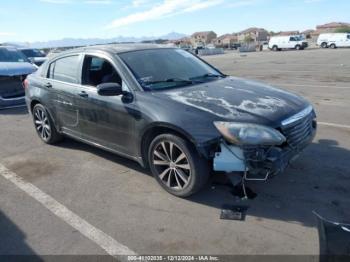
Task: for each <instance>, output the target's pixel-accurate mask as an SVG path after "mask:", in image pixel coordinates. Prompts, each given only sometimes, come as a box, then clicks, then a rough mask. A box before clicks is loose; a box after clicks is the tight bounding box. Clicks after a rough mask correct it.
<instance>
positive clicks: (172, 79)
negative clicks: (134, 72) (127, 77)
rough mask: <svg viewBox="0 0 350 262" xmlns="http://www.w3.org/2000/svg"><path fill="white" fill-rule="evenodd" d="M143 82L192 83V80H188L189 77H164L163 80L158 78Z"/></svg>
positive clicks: (150, 83)
mask: <svg viewBox="0 0 350 262" xmlns="http://www.w3.org/2000/svg"><path fill="white" fill-rule="evenodd" d="M144 83H145V84H147V85H153V84H160V83H185V84H193V81H192V80H189V79H182V78H168V79H165V80H158V81H145V82H144Z"/></svg>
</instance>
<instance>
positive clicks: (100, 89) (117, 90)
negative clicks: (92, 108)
mask: <svg viewBox="0 0 350 262" xmlns="http://www.w3.org/2000/svg"><path fill="white" fill-rule="evenodd" d="M97 93H98V94H99V95H100V96H120V95H122V94H123V90H122V86H121V85H120V84H118V83H104V84H100V85H98V86H97Z"/></svg>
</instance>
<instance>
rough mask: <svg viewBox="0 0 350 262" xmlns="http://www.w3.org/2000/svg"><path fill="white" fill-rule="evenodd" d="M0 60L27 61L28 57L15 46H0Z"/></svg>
mask: <svg viewBox="0 0 350 262" xmlns="http://www.w3.org/2000/svg"><path fill="white" fill-rule="evenodd" d="M0 62H28V59H27V58H26V57H25V56H24V55H23V54H22V53H21V52H19V51H18V50H17V49H16V48H11V47H5V48H4V47H3V48H0Z"/></svg>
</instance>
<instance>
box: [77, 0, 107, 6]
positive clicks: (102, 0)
mask: <svg viewBox="0 0 350 262" xmlns="http://www.w3.org/2000/svg"><path fill="white" fill-rule="evenodd" d="M84 3H86V4H90V5H110V4H112V1H111V0H87V1H85V2H84Z"/></svg>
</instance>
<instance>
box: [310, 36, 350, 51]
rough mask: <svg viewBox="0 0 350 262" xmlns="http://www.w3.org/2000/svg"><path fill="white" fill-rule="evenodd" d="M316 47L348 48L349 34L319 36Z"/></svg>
mask: <svg viewBox="0 0 350 262" xmlns="http://www.w3.org/2000/svg"><path fill="white" fill-rule="evenodd" d="M317 45H318V46H320V47H322V48H328V47H330V48H333V49H334V48H337V47H350V33H330V34H320V35H319V37H318V39H317Z"/></svg>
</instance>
